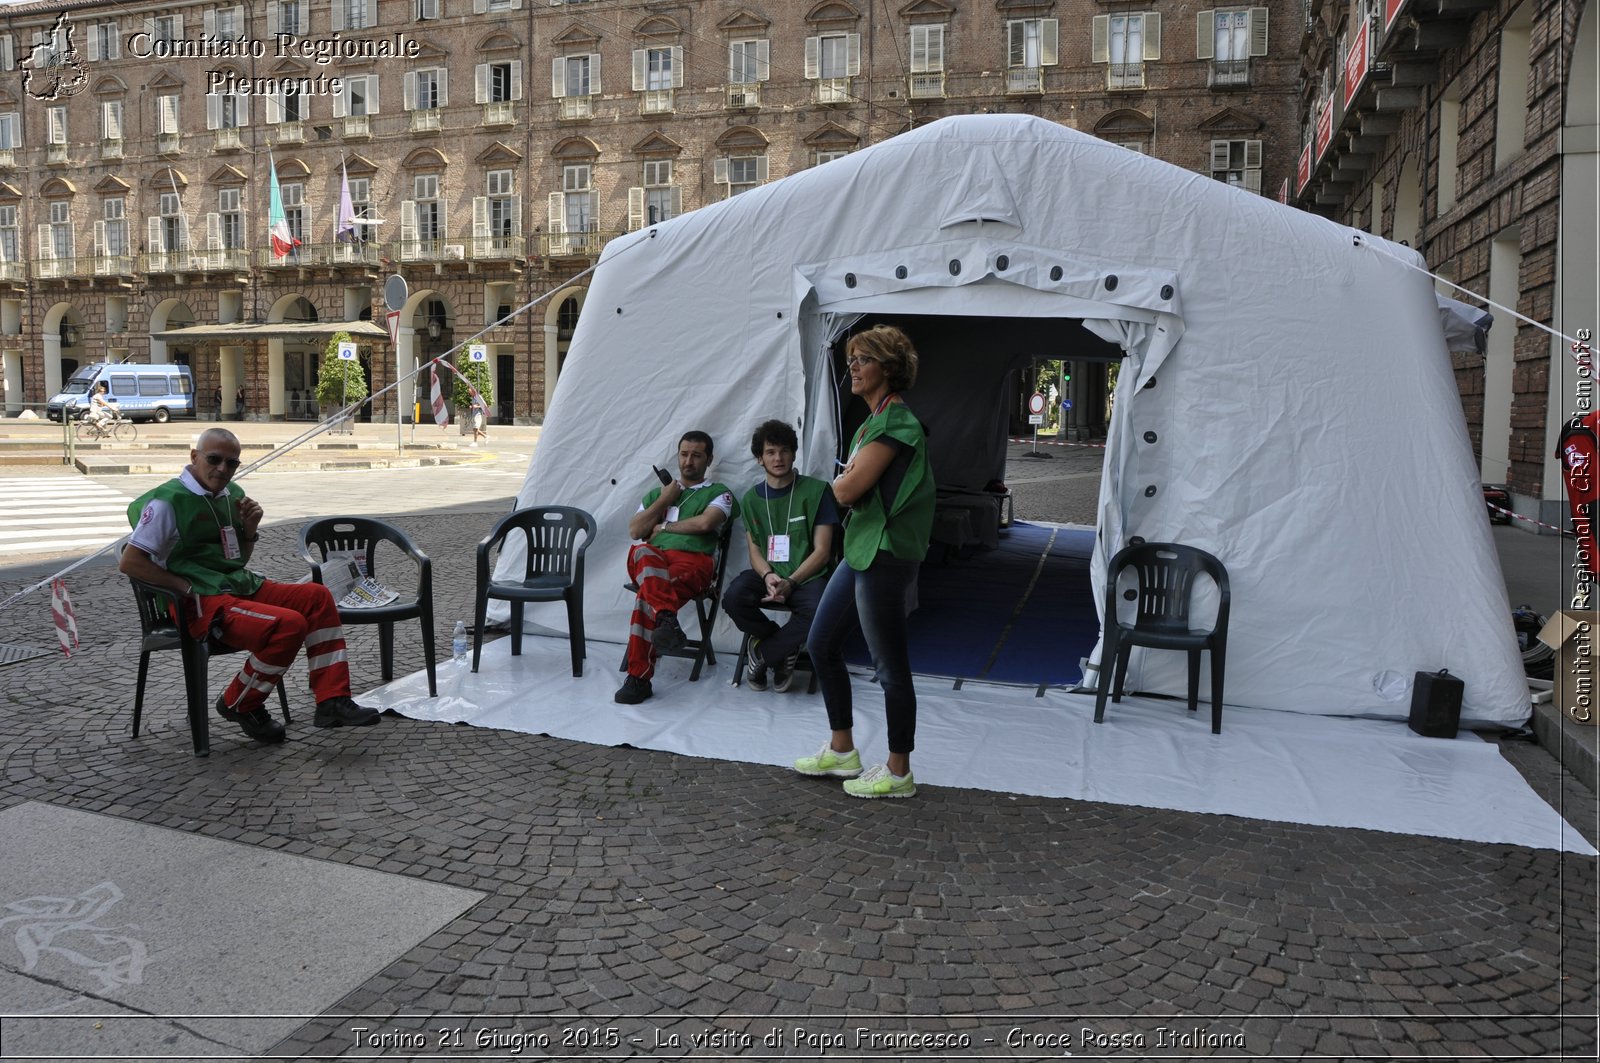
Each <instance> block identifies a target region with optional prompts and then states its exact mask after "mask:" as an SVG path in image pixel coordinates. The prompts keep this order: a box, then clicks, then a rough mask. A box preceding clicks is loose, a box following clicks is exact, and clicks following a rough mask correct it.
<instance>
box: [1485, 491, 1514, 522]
mask: <svg viewBox="0 0 1600 1063" xmlns="http://www.w3.org/2000/svg"><path fill="white" fill-rule="evenodd" d="M1483 502H1484V505H1485V506H1487V507H1488V509H1489V523H1490V524H1510V523H1511V514H1510V513H1502V512H1500V510H1499V509H1495V508H1494V507H1495V506H1499V507H1500V509H1506V510H1508V509H1510V508H1511V492H1510V491H1508V490H1507V489H1506V486H1505V484H1484V485H1483Z"/></svg>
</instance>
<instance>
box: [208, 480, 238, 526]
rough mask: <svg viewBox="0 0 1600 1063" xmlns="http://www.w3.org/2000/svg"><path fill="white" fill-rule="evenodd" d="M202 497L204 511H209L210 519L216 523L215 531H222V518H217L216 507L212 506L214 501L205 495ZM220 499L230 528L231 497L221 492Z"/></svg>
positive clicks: (231, 513) (231, 516) (231, 518)
mask: <svg viewBox="0 0 1600 1063" xmlns="http://www.w3.org/2000/svg"><path fill="white" fill-rule="evenodd" d="M204 497H205V500H206V509H208V510H210V511H211V519H212V520H214V521H216V522H217V530H218V531H221V530H222V529H223V523H222V518H221V517H219V516H217V507H216V505H215V504H214V503H215V499H213V498H212V497H211V496H210V495H205V496H204ZM222 497H223V512H225V513H227V515H228V526H229V527H231V526H232V525H233V495H232V494H230V493H228V492H227V491H226V490H224V491H223V492H222Z"/></svg>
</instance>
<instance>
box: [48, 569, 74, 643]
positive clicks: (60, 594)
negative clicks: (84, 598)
mask: <svg viewBox="0 0 1600 1063" xmlns="http://www.w3.org/2000/svg"><path fill="white" fill-rule="evenodd" d="M50 615H51V617H52V618H53V619H54V620H55V624H56V638H58V639H60V640H61V652H62V654H64V655H65V656H67V657H71V656H72V651H73V650H74V649H76V648H77V645H78V615H77V614H76V613H74V612H73V611H72V599H71V598H70V597H69V596H68V595H67V584H66V582H65V581H64V580H60V579H53V580H51V581H50Z"/></svg>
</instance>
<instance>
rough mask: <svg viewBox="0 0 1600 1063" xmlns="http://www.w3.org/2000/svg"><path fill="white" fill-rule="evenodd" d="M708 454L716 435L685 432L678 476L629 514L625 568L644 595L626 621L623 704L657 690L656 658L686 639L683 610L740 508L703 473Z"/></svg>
mask: <svg viewBox="0 0 1600 1063" xmlns="http://www.w3.org/2000/svg"><path fill="white" fill-rule="evenodd" d="M711 458H712V444H711V437H710V436H708V435H707V434H706V433H704V432H685V433H684V434H683V438H682V439H680V440H679V441H678V478H677V479H676V480H672V481H671V482H670V483H667V484H664V485H661V486H657V487H655V488H652V489H651V490H650V492H649V493H648V494H646V495H645V496H644V501H642V502H641V503H640V504H639V510H638V512H636V513H635V514H634V515H633V517H632V518H630V519H629V521H628V536H629V538H632V539H634V540H636V545H635V546H634V547H633V549H632V550H630V551H629V552H628V575H629V576H630V577H631V578H632V579H633V582H634V583H636V584H638V586H639V594H638V597H637V598H635V599H634V603H633V618H632V620H631V621H630V622H629V625H628V677H627V678H626V679H625V680H623V683H622V689H621V690H618V691H617V693H616V697H615V700H616V702H617V703H618V704H619V705H637V704H639V702H641V701H643V700H645V699H646V698H648V697H650V696H651V695H652V694H653V693H655V692H654V691H653V690H652V689H651V688H650V679H651V677H652V676H654V675H655V672H656V658H657V657H658V656H659V655H660V652H661V651H663V650H664V651H668V652H670V651H672V650H675V649H679V648H681V647H682V646H683V644H684V643H685V642H686V641H687V636H686V635H684V633H683V628H682V627H681V626H679V624H678V610H679V609H681V608H683V606H685V605H687V604H688V603H689V602H691V601H693V600H694V599H695V598H697V597H698V596H700V595H701V594H704V593H705V591H706V588H708V587H710V586H711V577H712V575H713V573H714V571H715V565H714V563H713V560H712V559H713V556H714V555H715V554H716V552H717V537H718V534H719V530H720V529H721V527H722V522H723V521H727V520H732V519H734V518H735V517H737V516H738V515H739V505H738V503H737V502H735V501H734V500H733V492H732V491H730V490H729V489H728V488H727V487H726V486H725V485H723V484H720V483H716V482H715V481H712V480H707V479H706V470H707V469H709V468H710V467H711Z"/></svg>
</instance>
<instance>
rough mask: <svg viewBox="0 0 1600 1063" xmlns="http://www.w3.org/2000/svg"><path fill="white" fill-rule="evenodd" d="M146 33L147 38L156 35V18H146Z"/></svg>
mask: <svg viewBox="0 0 1600 1063" xmlns="http://www.w3.org/2000/svg"><path fill="white" fill-rule="evenodd" d="M144 35H145V37H147V38H152V37H154V36H155V35H156V20H155V19H153V18H147V19H145V20H144Z"/></svg>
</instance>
